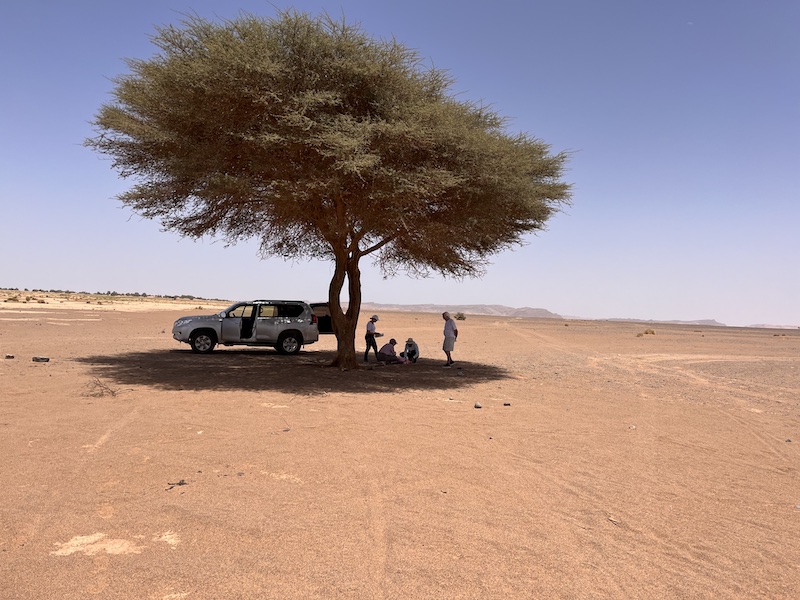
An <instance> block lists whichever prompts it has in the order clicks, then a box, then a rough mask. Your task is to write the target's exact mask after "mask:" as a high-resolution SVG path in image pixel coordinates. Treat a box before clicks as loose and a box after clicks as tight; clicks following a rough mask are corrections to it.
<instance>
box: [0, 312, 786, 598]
mask: <svg viewBox="0 0 800 600" xmlns="http://www.w3.org/2000/svg"><path fill="white" fill-rule="evenodd" d="M198 304H202V302H200V301H194V300H193V301H191V302H187V303H184V304H179V303H174V302H173V303H170V302H162V303H159V302H157V301H148V302H144V301H142V302H138V303H136V302H127V303H111V304H103V305H98V304H97V303H95V302H89V303H86V302H78V301H75V302H63V301H61V302H57V301H48V302H46V303H43V304H39V303H36V302H28V303H21V302H16V303H13V302H11V303H9V302H6V303H0V455H1V456H2V460H3V467H2V469H0V597H1V598H3V599H12V598H13V599H29V598H33V599H39V598H42V599H44V598H46V599H73V598H76V599H77V598H81V599H82V598H103V599H116V598H120V599H140V598H144V599H158V600H175V599H184V598H185V599H189V600H200V599H203V600H205V599H226V598H237V599H238V598H243V599H250V598H254V599H255V598H276V599H280V598H375V599H384V598H385V599H388V598H437V599H439V598H564V599H568V598H569V599H572V598H669V599H675V598H726V599H727V598H747V599H751V598H770V599H776V598H797V597H800V476H799V475H798V467H800V332H798V331H791V330H790V331H777V330H759V329H735V328H715V327H697V326H677V325H657V326H653V325H644V324H637V323H619V322H596V321H577V320H575V321H563V320H560V319H505V318H503V319H498V318H495V317H478V316H472V315H467V318H466V320H464V321H459V322H458V327H459V331H460V335H459V341H458V343H457V344H456V350H455V352H454V354H453V357H454V359H455V360H456V361H457V362H456V364H455V365H454V367H453V368H451V369H444V368H442V365H443V364H444V355H443V353H442V351H441V332H442V325H443V322H442V319H441V317H440V315H438V314H423V313H399V312H397V313H383V314H381V321H380V323H379V325H380V328H379V329H380V330H381V331H383V332H384V333H386V334H387V336H393V337H396V338H397V339H398V340H399V341H400V342H401V344H402V341H404V340H405V339H406V338H407V337H409V336H413V337H414V338H415V339H416V340H417V341H418V343H419V345H420V349H421V352H422V358H421V359H420V361H419V362H418V363H417V364H415V365H408V366H390V367H377V366H375V363H374V362H371V363H369V364H368V365H367V366H366V367H365V368H360V369H358V370H357V371H353V372H340V371H337V370H334V369H330V368H328V367H326V364H327V363H328V362H329V361H330V360H331V357H332V356H333V351H334V349H335V340H334V339H333V338H332V337H330V336H326V337H325V338H323V340H322V341H321V342H320V343H318V344H313V345H309V346H306V347H305V348H304V350H303V351H302V352H301V353H300V354H299V355H297V356H280V355H278V354H277V353H275V351H273V350H271V349H269V350H263V349H242V348H222V349H220V350H218V351H216V352H214V353H213V354H211V355H208V356H200V355H195V354H193V353H192V352H191V351H190V350H189V347H188V346H187V345H185V344H184V345H181V344H179V343H178V342H176V341H174V340H173V339H172V337H171V334H170V329H171V326H172V322H173V321H174V320H175V319H176V318H178V317H180V316H182V315H185V314H193V313H211V312H214V310H216V308H217V307H216V306H212V305H210V304H205V305H204V306H203V310H196V309H197V305H198ZM367 316H368V315H362V317H367ZM363 326H364V325H363V323H362V324H361V325H360V330H361V329H363ZM647 329H653V331H654V333H647V334H645V333H644V332H645V330H647ZM357 345H358V347H359V348H363V340H362V339H360V338H359V339H358V340H357ZM11 356H13V358H11ZM39 356H45V357H48V358H49V359H50V360H49V362H34V361H33V358H34V357H39ZM3 357H6V358H3ZM477 405H480V408H477V407H476V406H477Z"/></svg>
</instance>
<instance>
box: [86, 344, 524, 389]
mask: <svg viewBox="0 0 800 600" xmlns="http://www.w3.org/2000/svg"><path fill="white" fill-rule="evenodd" d="M334 356H335V352H334V351H315V352H301V353H300V354H298V355H295V356H283V355H281V354H278V353H276V352H275V351H272V350H262V349H258V350H250V349H247V350H227V349H226V350H221V351H216V352H213V353H212V354H206V355H198V354H195V353H193V352H192V351H191V350H171V351H162V350H159V351H155V350H154V351H149V352H128V353H125V354H111V355H107V356H85V357H81V358H77V359H75V360H76V361H77V362H80V363H84V364H87V365H89V367H90V368H91V371H92V374H93V375H94V376H95V377H98V378H100V379H105V380H112V381H115V382H116V383H118V384H120V385H146V386H152V387H155V388H159V389H163V390H193V391H202V390H216V391H232V390H240V391H251V392H260V391H268V390H271V391H276V392H286V393H319V392H347V393H363V392H366V393H370V392H394V391H397V390H398V389H453V388H464V387H469V386H472V385H475V384H478V383H483V382H487V381H497V380H501V379H508V378H510V374H509V372H508V371H506V370H505V369H502V368H500V367H496V366H494V365H486V364H481V363H474V362H461V361H458V362H456V364H454V365H453V366H452V367H451V368H449V369H446V368H444V367H443V361H440V360H434V359H420V360H418V361H417V362H416V363H415V364H411V365H386V366H382V365H378V364H376V363H375V362H374V361H375V358H374V357H370V361H371V362H369V363H368V364H364V365H363V366H362V367H360V368H359V369H357V370H353V371H340V370H338V369H334V368H331V367H329V366H328V365H329V364H330V363H331V361H333V358H334ZM359 360H360V359H359Z"/></svg>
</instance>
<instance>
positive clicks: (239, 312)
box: [228, 304, 255, 318]
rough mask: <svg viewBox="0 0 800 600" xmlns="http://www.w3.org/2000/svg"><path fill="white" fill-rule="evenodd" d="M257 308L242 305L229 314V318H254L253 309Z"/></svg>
mask: <svg viewBox="0 0 800 600" xmlns="http://www.w3.org/2000/svg"><path fill="white" fill-rule="evenodd" d="M254 308H255V307H254V306H253V305H252V304H242V305H241V306H237V307H236V308H234V309H233V310H232V311H230V312H229V313H228V316H229V317H244V318H247V317H252V316H253V309H254Z"/></svg>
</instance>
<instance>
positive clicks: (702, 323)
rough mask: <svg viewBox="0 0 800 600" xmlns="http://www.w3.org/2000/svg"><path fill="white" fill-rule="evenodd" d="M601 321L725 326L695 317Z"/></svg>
mask: <svg viewBox="0 0 800 600" xmlns="http://www.w3.org/2000/svg"><path fill="white" fill-rule="evenodd" d="M602 320H603V321H628V322H633V323H655V324H658V323H664V324H668V325H706V326H708V327H727V325H725V323H720V322H719V321H715V320H714V319H697V320H695V321H656V320H654V319H602Z"/></svg>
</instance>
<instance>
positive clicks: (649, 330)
mask: <svg viewBox="0 0 800 600" xmlns="http://www.w3.org/2000/svg"><path fill="white" fill-rule="evenodd" d="M644 334H645V335H655V334H656V332H655V331H654V330H652V329H645V330H644Z"/></svg>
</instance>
